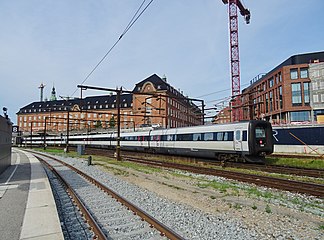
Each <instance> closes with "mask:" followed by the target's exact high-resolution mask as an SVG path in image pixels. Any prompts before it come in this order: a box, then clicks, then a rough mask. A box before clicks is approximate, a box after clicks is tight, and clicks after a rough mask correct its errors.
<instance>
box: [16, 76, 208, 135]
mask: <svg viewBox="0 0 324 240" xmlns="http://www.w3.org/2000/svg"><path fill="white" fill-rule="evenodd" d="M53 91H54V90H53ZM54 92H55V91H54ZM52 95H53V93H52ZM52 99H55V100H51V101H39V102H33V103H30V104H28V105H26V106H25V107H23V108H21V109H20V110H19V112H18V113H17V124H18V126H19V129H20V130H21V131H23V132H25V133H30V132H33V133H34V132H42V131H44V130H45V127H46V131H47V132H50V131H53V132H60V131H66V130H67V126H68V125H69V129H70V130H81V131H91V130H93V129H96V128H100V129H106V128H114V127H116V125H117V99H116V95H115V94H111V95H104V96H93V97H86V98H83V99H81V98H80V99H71V100H56V98H55V97H54V96H52ZM199 105H200V106H203V101H202V100H201V102H200V101H198V102H197V101H196V102H195V101H192V99H190V98H188V97H185V96H184V95H183V94H182V93H181V92H180V91H178V90H176V89H175V88H174V87H172V86H171V85H170V84H169V83H167V81H166V78H160V77H159V76H157V75H156V74H153V75H152V76H150V77H148V78H146V79H144V80H143V81H141V82H139V83H137V84H136V85H135V88H134V89H133V91H132V92H131V93H125V94H122V95H121V99H120V113H121V114H120V126H121V128H123V129H126V128H129V129H134V128H137V127H141V126H160V127H164V128H173V127H184V126H194V125H201V124H203V113H202V110H201V109H200V108H199V107H198V106H199ZM67 123H69V124H67Z"/></svg>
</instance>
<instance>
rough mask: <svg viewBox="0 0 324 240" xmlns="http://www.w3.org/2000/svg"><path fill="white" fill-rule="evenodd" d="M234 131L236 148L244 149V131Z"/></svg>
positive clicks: (236, 149)
mask: <svg viewBox="0 0 324 240" xmlns="http://www.w3.org/2000/svg"><path fill="white" fill-rule="evenodd" d="M234 133H235V134H234V150H235V151H242V131H241V130H240V129H235V131H234Z"/></svg>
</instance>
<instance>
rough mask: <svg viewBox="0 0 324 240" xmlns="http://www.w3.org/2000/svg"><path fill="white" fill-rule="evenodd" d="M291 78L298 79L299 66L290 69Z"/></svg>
mask: <svg viewBox="0 0 324 240" xmlns="http://www.w3.org/2000/svg"><path fill="white" fill-rule="evenodd" d="M290 79H298V69H297V68H292V69H290Z"/></svg>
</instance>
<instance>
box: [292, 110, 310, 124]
mask: <svg viewBox="0 0 324 240" xmlns="http://www.w3.org/2000/svg"><path fill="white" fill-rule="evenodd" d="M290 120H291V121H292V122H305V121H310V112H309V111H300V112H291V113H290Z"/></svg>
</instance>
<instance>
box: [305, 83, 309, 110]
mask: <svg viewBox="0 0 324 240" xmlns="http://www.w3.org/2000/svg"><path fill="white" fill-rule="evenodd" d="M309 101H310V100H309V83H304V103H305V105H309Z"/></svg>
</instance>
